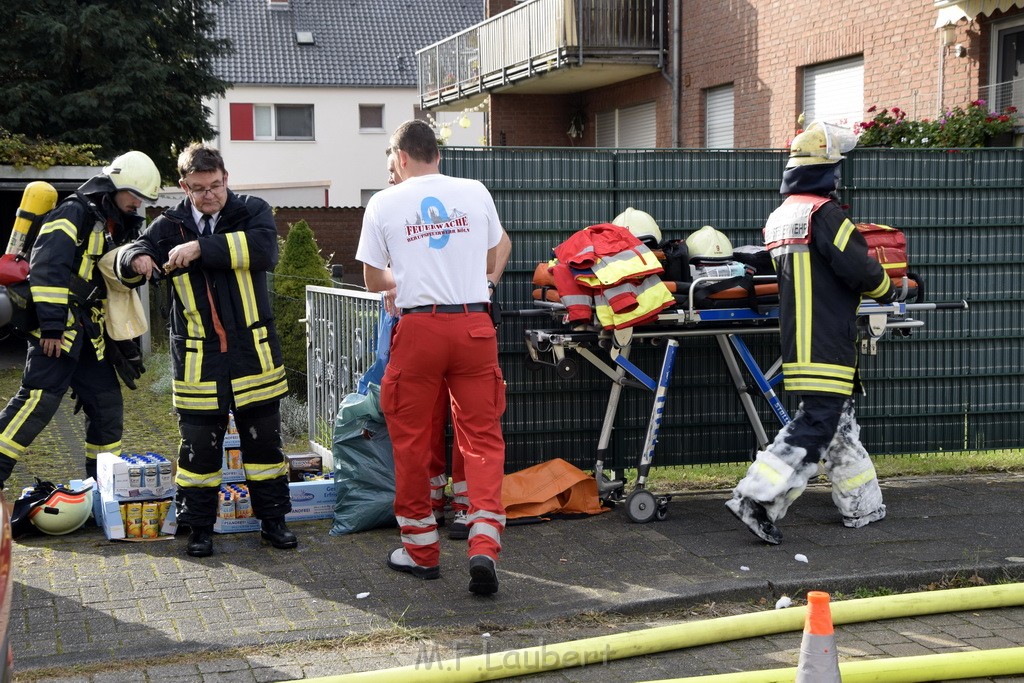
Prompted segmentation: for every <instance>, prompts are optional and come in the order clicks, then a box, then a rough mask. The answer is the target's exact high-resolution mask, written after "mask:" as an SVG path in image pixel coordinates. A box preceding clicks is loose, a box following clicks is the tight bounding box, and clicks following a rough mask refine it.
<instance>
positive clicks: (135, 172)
mask: <svg viewBox="0 0 1024 683" xmlns="http://www.w3.org/2000/svg"><path fill="white" fill-rule="evenodd" d="M103 175H105V176H107V177H108V178H110V179H111V180H112V181H113V183H114V187H116V188H117V189H118V190H129V191H130V192H131V193H132V194H134V195H136V196H138V197H140V198H141V199H148V200H149V201H151V202H152V201H156V199H157V198H158V197H159V195H160V171H159V170H158V169H157V167H156V164H154V163H153V160H152V159H150V158H149V157H148V156H147V155H146V153H145V152H137V151H131V152H125V153H124V154H122V155H121V156H119V157H117V158H116V159H114V160H113V161H111V162H110V165H109V166H105V167H104V168H103Z"/></svg>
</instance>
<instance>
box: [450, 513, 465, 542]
mask: <svg viewBox="0 0 1024 683" xmlns="http://www.w3.org/2000/svg"><path fill="white" fill-rule="evenodd" d="M468 516H469V515H467V514H466V511H465V510H456V511H455V520H454V521H453V522H452V525H451V526H450V527H448V538H450V539H452V540H453V541H465V540H466V539H467V538H469V525H468V524H466V518H467V517H468Z"/></svg>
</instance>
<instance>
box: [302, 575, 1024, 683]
mask: <svg viewBox="0 0 1024 683" xmlns="http://www.w3.org/2000/svg"><path fill="white" fill-rule="evenodd" d="M1021 605H1024V583H1013V584H1003V585H998V586H979V587H974V588H954V589H950V590H942V591H927V592H922V593H906V594H901V595H887V596H883V597H877V598H861V599H858V600H845V601H841V602H834V603H832V604H831V605H830V610H831V612H832V623H833V624H837V625H838V624H854V623H860V622H865V621H875V620H881V619H897V618H903V617H913V616H921V615H925V614H943V613H946V612H963V611H968V610H985V609H995V608H997V607H1016V606H1021ZM806 616H807V608H806V607H792V608H789V609H783V610H770V611H766V612H752V613H750V614H740V615H736V616H731V617H720V618H717V619H709V620H706V621H696V622H687V623H683V624H673V625H671V626H660V627H657V628H652V629H645V630H642V631H632V632H629V633H616V634H612V635H608V636H598V637H594V638H586V639H583V640H576V641H570V642H566V643H551V644H543V645H539V646H536V647H528V648H522V649H519V650H505V651H502V652H489V653H486V654H482V655H474V656H472V657H458V658H456V659H451V660H444V661H429V662H421V663H417V664H412V665H409V666H404V667H398V668H393V669H384V670H381V671H364V672H360V673H353V674H345V675H341V676H325V677H323V678H314V679H307V680H306V683H310V681H313V682H315V683H350V682H356V681H371V682H374V683H389V682H391V681H403V682H404V683H428V682H429V683H476V682H477V681H493V680H498V679H502V678H510V677H513V676H523V675H526V674H536V673H541V672H544V671H555V670H559V669H566V668H570V667H573V668H575V667H581V666H587V665H589V664H604V663H607V662H609V661H613V660H616V659H625V658H628V657H637V656H640V655H649V654H654V653H657V652H667V651H670V650H678V649H681V648H687V647H696V646H700V645H709V644H712V643H722V642H727V641H731V640H742V639H744V638H755V637H759V636H765V635H771V634H775V633H785V632H788V631H799V630H801V629H803V626H804V619H805V618H806ZM743 675H744V676H749V675H750V674H749V673H745V674H743ZM735 680H743V681H750V680H754V679H751V678H743V679H735ZM776 680H777V679H776ZM844 680H845V679H844ZM893 680H896V679H893Z"/></svg>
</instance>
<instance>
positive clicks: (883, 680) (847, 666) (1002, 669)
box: [647, 647, 1024, 683]
mask: <svg viewBox="0 0 1024 683" xmlns="http://www.w3.org/2000/svg"><path fill="white" fill-rule="evenodd" d="M1019 673H1024V647H1008V648H1004V649H1001V650H973V651H971V652H944V653H942V654H938V655H918V656H916V657H896V658H893V659H872V660H868V661H858V662H846V663H842V662H840V664H839V674H840V676H842V678H843V683H919V682H923V681H947V680H955V679H957V678H984V677H988V676H1011V675H1013V674H1019ZM794 680H796V668H795V667H793V668H790V669H766V670H764V671H745V672H740V673H733V674H721V675H718V676H696V677H693V678H668V679H665V680H662V681H648V682H647V683H783V682H784V681H785V682H788V683H792V681H794Z"/></svg>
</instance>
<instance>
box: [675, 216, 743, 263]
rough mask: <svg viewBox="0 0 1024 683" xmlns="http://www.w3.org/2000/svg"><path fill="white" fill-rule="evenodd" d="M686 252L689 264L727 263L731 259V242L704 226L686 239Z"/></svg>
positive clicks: (716, 231) (709, 227) (720, 233)
mask: <svg viewBox="0 0 1024 683" xmlns="http://www.w3.org/2000/svg"><path fill="white" fill-rule="evenodd" d="M686 251H687V253H688V254H689V258H690V262H691V263H692V262H694V261H728V260H730V259H732V242H730V241H729V238H728V237H726V236H725V235H724V234H723V233H722V232H720V231H718V230H716V229H715V228H713V227H711V226H710V225H705V226H704V227H702V228H701V229H700V230H697V231H696V232H694V233H692V234H691V235H690V236H689V237H687V238H686Z"/></svg>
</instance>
